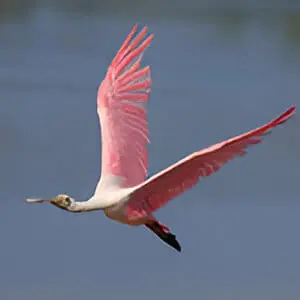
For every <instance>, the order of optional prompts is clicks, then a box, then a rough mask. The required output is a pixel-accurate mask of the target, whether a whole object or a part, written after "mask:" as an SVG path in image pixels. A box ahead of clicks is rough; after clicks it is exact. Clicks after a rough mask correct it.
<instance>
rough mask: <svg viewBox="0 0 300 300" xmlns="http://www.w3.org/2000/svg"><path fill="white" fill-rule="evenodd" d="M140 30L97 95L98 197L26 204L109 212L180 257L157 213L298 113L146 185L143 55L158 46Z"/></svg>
mask: <svg viewBox="0 0 300 300" xmlns="http://www.w3.org/2000/svg"><path fill="white" fill-rule="evenodd" d="M137 29H138V26H137V25H135V26H134V27H133V28H132V30H131V32H130V33H129V35H128V36H127V38H126V39H125V41H124V43H123V45H122V46H121V48H120V49H119V51H118V52H117V54H116V56H115V57H114V58H113V60H112V62H111V65H110V66H109V67H108V70H107V73H106V76H105V78H104V80H103V81H102V82H101V84H100V86H99V89H98V95H97V111H98V116H99V120H100V126H101V135H102V167H101V176H100V180H99V182H98V184H97V186H96V190H95V192H94V195H93V196H92V197H91V198H90V199H88V200H87V201H79V202H78V201H75V200H74V199H73V198H71V197H70V196H68V195H58V196H56V197H54V198H49V199H44V198H37V199H26V201H27V202H28V203H42V202H48V203H51V204H53V205H55V206H57V207H59V208H61V209H64V210H66V211H69V212H74V213H75V212H87V211H94V210H103V211H104V213H105V215H106V216H107V217H109V218H111V219H112V220H114V221H117V222H120V223H123V224H128V225H132V226H137V225H145V226H146V227H147V228H148V229H150V230H152V231H153V232H154V233H155V234H156V235H157V236H158V237H159V238H161V239H162V240H163V241H164V242H165V243H167V244H169V245H170V246H172V247H173V248H175V249H176V250H178V251H181V246H180V244H179V242H178V241H177V240H176V236H175V235H174V234H172V233H171V231H170V230H169V228H168V227H166V226H165V225H163V224H161V223H160V222H159V221H158V220H157V219H156V218H155V217H154V216H153V213H154V212H155V211H156V210H158V209H159V208H161V207H162V206H164V205H166V204H167V203H168V202H169V201H170V200H171V199H173V198H175V197H177V196H179V195H180V194H181V193H183V192H184V191H185V190H187V189H189V188H191V187H192V186H193V185H195V184H196V183H197V182H198V180H199V179H200V178H203V177H206V176H209V175H211V174H212V173H214V172H216V171H217V170H219V169H220V168H221V167H222V166H223V165H224V164H225V163H227V162H228V161H229V160H231V159H232V158H234V157H238V156H243V155H244V154H245V153H246V148H247V147H249V146H252V145H255V144H258V143H260V142H261V140H262V138H263V136H264V135H265V134H266V133H269V132H270V130H271V129H272V128H273V127H275V126H277V125H280V124H282V123H284V122H285V121H287V120H288V119H289V118H290V117H291V116H292V115H293V114H294V112H295V107H294V106H292V107H290V108H289V109H288V110H287V111H286V112H284V113H282V114H281V115H280V116H279V117H277V118H275V119H273V120H272V121H271V122H269V123H267V124H265V125H263V126H261V127H258V128H256V129H254V130H251V131H248V132H246V133H244V134H241V135H238V136H236V137H233V138H230V139H228V140H225V141H223V142H219V143H217V144H215V145H212V146H210V147H208V148H206V149H203V150H200V151H197V152H194V153H192V154H190V155H189V156H186V157H185V158H183V159H182V160H180V161H178V162H177V163H175V164H173V165H171V166H169V167H168V168H166V169H165V170H162V171H160V172H158V173H157V174H155V175H153V176H152V177H150V178H149V179H146V176H147V169H148V153H147V149H146V146H147V143H148V142H149V134H148V124H147V110H146V104H147V101H148V97H149V94H150V86H151V75H150V66H146V67H143V68H142V67H141V60H142V57H143V53H144V52H145V50H146V48H148V47H149V46H150V44H151V42H152V40H153V37H154V35H153V34H151V35H149V36H148V37H146V36H147V27H144V28H143V29H142V30H141V31H140V32H139V33H138V34H137V35H136V37H135V38H134V35H135V34H136V32H137Z"/></svg>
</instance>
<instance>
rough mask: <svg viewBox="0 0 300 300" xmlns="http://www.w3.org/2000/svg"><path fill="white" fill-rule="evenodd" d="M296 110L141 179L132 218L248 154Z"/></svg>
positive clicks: (131, 208)
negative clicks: (143, 180)
mask: <svg viewBox="0 0 300 300" xmlns="http://www.w3.org/2000/svg"><path fill="white" fill-rule="evenodd" d="M294 111H295V107H291V108H289V109H288V110H287V111H286V112H284V113H283V114H281V115H280V116H279V117H278V118H276V119H274V120H272V121H271V122H269V123H267V124H265V125H263V126H261V127H258V128H256V129H254V130H251V131H249V132H247V133H244V134H241V135H239V136H236V137H234V138H231V139H228V140H226V141H223V142H220V143H218V144H215V145H213V146H210V147H208V148H206V149H204V150H201V151H199V152H195V153H193V154H191V155H189V156H187V157H185V158H184V159H182V160H181V161H179V162H177V163H175V164H173V165H172V166H170V167H169V168H166V169H165V170H163V171H161V172H159V173H157V174H156V175H154V176H152V177H151V178H149V179H148V180H147V181H145V182H144V183H142V184H141V185H140V186H139V187H138V188H137V189H136V190H135V191H134V192H133V193H132V195H131V197H130V200H129V201H128V203H127V204H126V207H125V209H126V213H127V215H128V217H129V218H130V219H136V218H142V217H145V216H147V215H150V214H151V213H153V212H154V211H155V210H157V209H159V208H161V207H162V206H164V205H165V204H166V203H168V202H169V201H170V200H171V199H172V198H174V197H176V196H178V195H179V194H181V193H183V192H184V191H185V190H187V189H189V188H191V187H192V186H193V185H195V184H196V183H197V182H198V180H199V179H200V178H201V177H206V176H209V175H211V174H212V173H214V172H216V171H218V170H219V169H220V168H221V167H222V166H223V165H224V164H226V163H227V162H228V161H230V160H231V159H232V158H234V157H236V156H243V155H244V154H246V148H247V147H249V146H252V145H255V144H258V143H260V142H261V141H262V137H263V136H264V135H266V134H267V133H269V132H270V130H271V129H272V128H273V127H276V126H278V125H280V124H282V123H284V122H285V121H287V120H288V119H289V118H290V117H291V116H292V115H293V114H294Z"/></svg>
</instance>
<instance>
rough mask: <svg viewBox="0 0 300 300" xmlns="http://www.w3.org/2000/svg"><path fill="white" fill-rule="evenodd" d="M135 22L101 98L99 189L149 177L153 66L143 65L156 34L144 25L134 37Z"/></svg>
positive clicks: (117, 57)
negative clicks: (144, 54)
mask: <svg viewBox="0 0 300 300" xmlns="http://www.w3.org/2000/svg"><path fill="white" fill-rule="evenodd" d="M137 29H138V26H137V25H135V26H134V27H133V28H132V30H131V32H130V33H129V35H128V36H127V38H126V40H125V41H124V43H123V45H122V46H121V48H120V50H119V51H118V53H117V54H116V56H115V57H114V59H113V60H112V63H111V65H110V66H109V68H108V71H107V74H106V77H105V79H104V80H103V81H102V83H101V85H100V87H99V90H98V98H97V107H98V114H99V119H100V125H101V134H102V168H101V178H100V182H99V184H98V187H97V189H96V191H97V190H98V188H99V187H100V186H102V185H103V184H105V186H106V188H107V185H112V186H118V187H131V186H135V185H137V184H140V183H141V182H143V181H144V179H145V178H146V176H147V170H148V153H147V148H146V147H147V144H148V143H149V133H148V122H147V110H146V104H147V101H148V98H149V93H150V87H151V75H150V67H149V66H146V67H144V68H141V60H142V56H143V53H144V51H145V50H146V48H147V47H149V45H150V44H151V41H152V39H153V34H152V35H150V36H148V37H147V38H146V35H147V27H144V28H143V29H142V30H141V31H140V32H139V34H137V35H136V37H135V38H134V39H133V36H134V35H135V34H136V32H137Z"/></svg>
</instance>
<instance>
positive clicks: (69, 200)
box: [64, 197, 71, 205]
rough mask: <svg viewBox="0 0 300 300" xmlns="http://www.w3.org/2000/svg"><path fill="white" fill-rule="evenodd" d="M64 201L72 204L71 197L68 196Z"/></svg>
mask: <svg viewBox="0 0 300 300" xmlns="http://www.w3.org/2000/svg"><path fill="white" fill-rule="evenodd" d="M64 202H65V204H66V205H70V204H71V198H70V197H66V198H65V201H64Z"/></svg>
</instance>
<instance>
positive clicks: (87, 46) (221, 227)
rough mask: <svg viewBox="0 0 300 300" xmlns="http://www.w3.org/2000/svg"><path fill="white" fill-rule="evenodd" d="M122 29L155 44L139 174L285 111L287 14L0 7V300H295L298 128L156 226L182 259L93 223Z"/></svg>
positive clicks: (295, 40)
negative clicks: (64, 200)
mask: <svg viewBox="0 0 300 300" xmlns="http://www.w3.org/2000/svg"><path fill="white" fill-rule="evenodd" d="M136 22H138V23H140V24H141V25H148V27H149V30H150V32H153V33H154V34H155V40H154V42H153V44H152V46H151V48H150V49H149V50H147V52H146V55H145V57H144V62H145V64H150V65H151V66H152V76H153V91H152V94H151V99H150V102H149V127H150V131H151V144H150V146H149V154H150V170H149V172H150V174H153V173H155V172H156V171H159V170H160V169H162V168H164V167H166V166H168V165H169V164H171V163H173V162H175V161H176V160H178V159H180V158H182V157H183V156H185V155H187V154H189V153H190V152H193V151H195V150H198V149H200V148H202V147H205V146H208V145H210V144H212V143H215V142H217V141H220V140H222V139H225V138H228V137H230V136H233V135H236V134H239V133H241V132H243V131H245V130H249V129H252V128H253V127H256V126H258V125H260V124H262V123H263V122H265V121H269V119H271V118H273V117H275V116H276V115H277V114H279V113H280V112H281V111H283V110H284V109H286V108H287V107H288V106H289V105H290V104H296V105H299V104H300V100H299V95H300V68H299V67H300V3H299V2H298V1H292V0H289V1H288V0H284V1H283V0H282V1H280V0H278V1H266V0H264V1H256V0H251V1H250V0H249V1H242V0H239V1H230V0H226V1H221V0H219V1H202V0H197V1H196V0H185V1H179V0H166V1H158V0H152V1H148V0H139V1H136V0H135V1H134V0H131V1H128V0H126V1H125V0H124V1H121V0H118V1H112V0H111V1H103V0H98V1H96V0H86V1H84V0H73V1H70V0H65V1H57V0H48V1H47V0H40V1H29V0H5V1H4V0H1V1H0V42H1V46H0V104H1V109H0V139H1V146H0V166H1V167H0V237H1V242H0V298H1V300H15V299H16V300H19V299H22V300H29V299H30V300H35V299H42V300H48V299H56V300H60V299H72V300H79V299H124V300H127V299H131V300H135V299H139V300H141V299H142V300H147V299H174V300H177V299H197V300H198V299H207V300H217V299H218V300H219V299H220V300H253V299H255V300H268V299H270V300H282V299H289V300H294V299H295V300H298V299H299V298H300V254H299V253H300V238H299V227H300V218H299V212H300V199H299V194H300V193H299V188H300V185H299V175H298V174H299V173H298V172H299V168H300V160H299V150H300V134H299V128H300V120H299V117H298V115H296V116H295V117H294V118H293V119H292V120H291V121H290V122H289V123H287V124H286V125H284V126H281V127H280V128H278V129H276V130H274V132H273V134H272V135H271V136H268V137H267V138H266V139H265V141H264V143H263V144H261V145H259V146H257V147H255V148H252V149H251V150H250V151H249V154H248V155H247V156H246V157H244V158H242V159H237V160H234V161H232V162H231V163H230V164H228V165H227V166H225V167H224V168H223V169H222V170H221V171H220V172H218V173H216V174H215V175H213V176H212V177H211V178H209V179H205V180H203V181H201V183H200V184H199V185H198V186H197V187H195V188H194V189H192V190H191V191H189V192H187V193H185V194H184V195H182V196H181V197H180V198H178V199H176V200H175V201H173V202H172V203H171V204H169V205H168V206H167V207H166V208H164V209H162V210H160V211H159V212H158V213H157V214H156V215H157V216H158V218H159V219H160V220H161V221H162V222H163V223H165V224H167V225H168V226H169V227H170V228H171V229H172V230H173V231H174V232H175V234H176V235H177V237H178V239H179V241H180V242H181V243H182V246H183V252H182V254H181V255H178V254H177V253H176V252H175V251H173V250H172V249H170V248H168V247H167V246H165V245H164V244H162V243H161V242H160V241H159V240H158V239H157V238H156V237H155V236H154V235H152V234H151V233H149V232H147V231H145V229H144V228H129V227H126V226H120V225H119V224H117V223H114V222H111V221H110V220H108V219H106V218H105V217H104V216H103V215H102V214H101V213H99V212H97V213H90V214H83V215H72V214H67V213H65V212H64V211H61V210H58V209H55V208H53V207H50V206H49V205H40V206H38V205H36V206H29V205H26V204H25V203H24V198H25V197H28V196H52V195H56V194H58V193H68V194H70V195H71V196H73V197H74V198H76V199H80V200H81V199H86V198H87V197H89V196H90V195H91V194H92V193H93V190H94V187H95V185H96V183H97V180H98V176H99V172H100V165H101V162H100V151H101V148H100V146H101V141H100V132H99V124H98V118H97V114H96V109H95V108H96V92H97V88H98V84H99V83H100V82H101V81H102V79H103V77H104V75H105V72H106V68H107V66H108V64H109V63H110V61H111V59H112V57H113V55H114V54H115V53H116V51H117V50H118V47H119V46H120V45H121V43H122V42H123V40H124V38H125V37H126V35H127V34H128V32H129V30H130V29H131V27H132V25H133V24H135V23H136Z"/></svg>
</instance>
